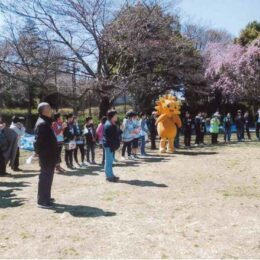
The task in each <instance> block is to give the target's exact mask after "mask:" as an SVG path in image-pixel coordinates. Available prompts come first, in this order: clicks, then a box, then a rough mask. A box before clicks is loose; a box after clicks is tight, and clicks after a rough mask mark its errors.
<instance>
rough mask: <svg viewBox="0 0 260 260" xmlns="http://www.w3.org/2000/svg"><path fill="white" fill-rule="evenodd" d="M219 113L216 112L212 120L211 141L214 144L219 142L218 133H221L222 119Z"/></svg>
mask: <svg viewBox="0 0 260 260" xmlns="http://www.w3.org/2000/svg"><path fill="white" fill-rule="evenodd" d="M219 117H220V115H219V113H218V112H216V113H215V114H214V115H213V117H212V119H211V120H210V133H211V143H212V144H217V143H218V134H219V126H220V121H219Z"/></svg>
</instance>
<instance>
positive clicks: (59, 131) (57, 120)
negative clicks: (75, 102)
mask: <svg viewBox="0 0 260 260" xmlns="http://www.w3.org/2000/svg"><path fill="white" fill-rule="evenodd" d="M53 119H54V121H53V123H52V129H53V131H54V134H55V136H56V139H57V143H58V157H57V164H56V168H55V169H56V171H57V172H59V173H61V172H65V169H63V168H62V167H61V161H62V160H61V153H62V147H63V143H64V136H63V132H64V129H65V128H66V127H67V124H66V123H64V122H63V121H62V118H61V114H60V113H56V114H54V118H53Z"/></svg>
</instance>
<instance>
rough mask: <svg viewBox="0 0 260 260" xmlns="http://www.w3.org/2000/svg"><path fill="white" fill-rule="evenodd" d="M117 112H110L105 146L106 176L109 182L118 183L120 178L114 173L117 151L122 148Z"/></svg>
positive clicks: (104, 139) (105, 130) (105, 128)
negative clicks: (117, 124)
mask: <svg viewBox="0 0 260 260" xmlns="http://www.w3.org/2000/svg"><path fill="white" fill-rule="evenodd" d="M116 122H117V112H116V111H115V110H109V111H108V112H107V121H106V123H105V125H104V135H103V145H104V149H105V174H106V180H107V181H108V182H118V180H119V178H118V177H117V176H115V174H114V171H113V162H114V159H115V151H116V150H117V149H118V148H119V147H120V138H119V131H118V129H117V126H116Z"/></svg>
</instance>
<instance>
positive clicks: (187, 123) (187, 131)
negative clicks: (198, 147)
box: [183, 111, 192, 148]
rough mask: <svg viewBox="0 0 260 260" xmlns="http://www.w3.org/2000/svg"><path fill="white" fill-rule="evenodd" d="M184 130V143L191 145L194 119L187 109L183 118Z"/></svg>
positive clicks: (186, 145) (187, 145) (187, 146)
mask: <svg viewBox="0 0 260 260" xmlns="http://www.w3.org/2000/svg"><path fill="white" fill-rule="evenodd" d="M183 131H184V145H185V147H186V148H189V147H190V146H191V144H190V143H191V131H192V119H191V116H190V113H189V112H188V111H186V113H185V117H184V120H183Z"/></svg>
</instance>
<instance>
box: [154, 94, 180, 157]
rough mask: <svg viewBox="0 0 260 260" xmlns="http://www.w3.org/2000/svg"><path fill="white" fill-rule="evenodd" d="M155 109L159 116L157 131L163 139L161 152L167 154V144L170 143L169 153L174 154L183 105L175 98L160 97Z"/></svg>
mask: <svg viewBox="0 0 260 260" xmlns="http://www.w3.org/2000/svg"><path fill="white" fill-rule="evenodd" d="M156 104H157V106H156V107H155V109H156V111H157V115H158V116H159V117H158V118H157V120H156V125H157V131H158V134H159V136H160V137H161V142H160V152H161V153H166V143H167V141H168V146H167V152H168V153H174V139H175V137H176V134H177V131H178V129H177V127H178V128H181V125H182V124H181V119H180V117H179V114H180V107H181V103H180V101H178V100H177V98H176V97H175V96H172V95H165V96H163V97H160V99H159V101H157V102H156Z"/></svg>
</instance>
